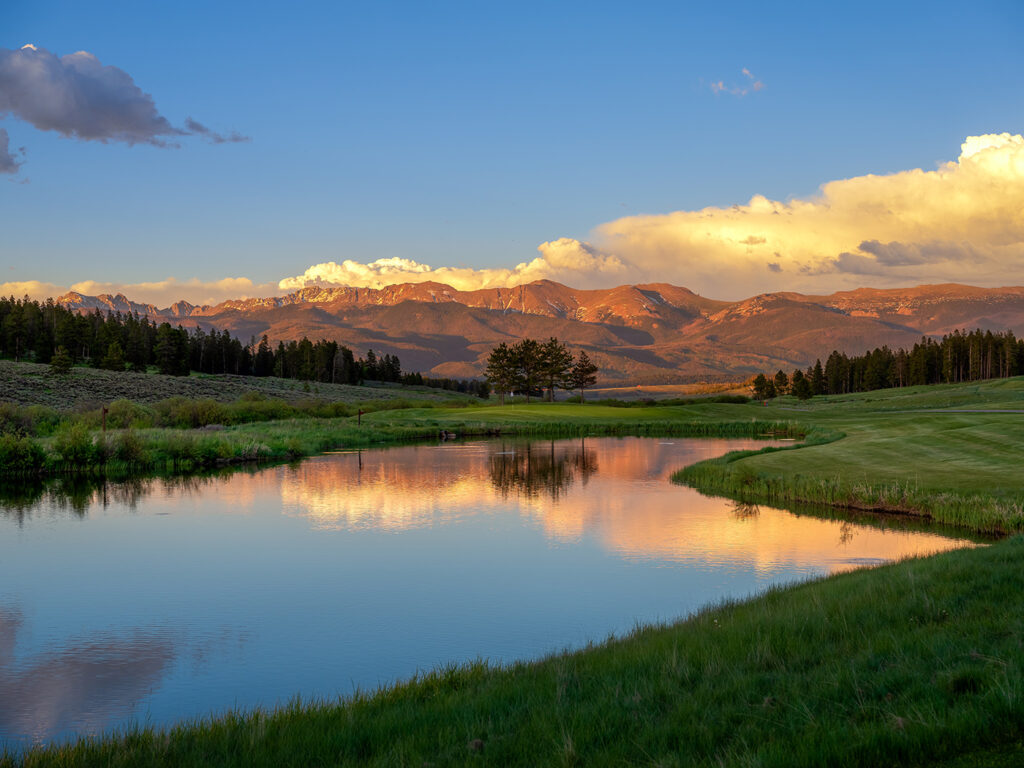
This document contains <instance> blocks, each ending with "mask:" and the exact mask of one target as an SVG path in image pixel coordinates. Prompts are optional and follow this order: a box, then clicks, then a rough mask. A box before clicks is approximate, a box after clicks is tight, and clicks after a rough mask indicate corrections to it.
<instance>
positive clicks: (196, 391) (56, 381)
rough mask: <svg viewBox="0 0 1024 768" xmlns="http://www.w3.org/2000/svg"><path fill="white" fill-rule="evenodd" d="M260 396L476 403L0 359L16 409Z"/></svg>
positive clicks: (418, 392) (411, 393) (433, 393)
mask: <svg viewBox="0 0 1024 768" xmlns="http://www.w3.org/2000/svg"><path fill="white" fill-rule="evenodd" d="M251 392H256V393H259V394H261V395H263V396H264V397H268V398H278V399H281V400H287V401H289V402H294V401H300V400H302V401H308V400H316V401H326V402H345V403H360V402H364V401H369V400H395V399H398V398H406V399H409V400H435V401H437V402H456V401H464V400H472V398H471V397H470V396H468V395H461V394H459V393H457V392H447V391H445V390H440V389H431V388H429V387H403V386H399V385H397V384H396V385H392V384H381V385H378V386H365V387H356V386H351V385H348V384H324V383H310V384H308V385H307V384H306V383H305V382H302V381H296V380H295V379H278V378H275V377H273V376H266V377H259V376H228V375H219V376H208V375H203V374H193V375H191V376H163V375H161V374H159V373H114V372H112V371H101V370H97V369H95V368H84V367H76V368H73V369H72V371H71V374H70V375H69V376H54V375H53V374H51V373H50V366H48V365H36V364H35V363H15V362H12V361H10V360H0V400H2V401H4V402H6V403H13V404H15V405H45V406H48V407H50V408H57V409H59V410H82V409H89V408H98V407H99V406H100V405H101V404H107V403H110V402H112V401H114V400H118V399H121V398H124V399H126V400H132V401H134V402H136V403H155V402H158V401H160V400H164V399H167V398H170V397H187V398H189V399H193V400H199V399H205V398H209V399H211V400H216V401H217V402H221V403H230V402H232V401H234V400H237V399H238V398H240V397H241V396H242V395H245V394H248V393H251Z"/></svg>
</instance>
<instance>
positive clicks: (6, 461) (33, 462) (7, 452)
mask: <svg viewBox="0 0 1024 768" xmlns="http://www.w3.org/2000/svg"><path fill="white" fill-rule="evenodd" d="M45 463H46V452H45V451H44V450H43V449H42V448H40V447H39V446H38V445H36V444H35V442H33V441H32V440H30V439H29V438H27V437H15V436H14V435H3V436H0V467H2V468H3V471H4V473H8V472H9V473H12V474H21V473H28V472H38V471H39V470H41V469H42V468H43V465H44V464H45Z"/></svg>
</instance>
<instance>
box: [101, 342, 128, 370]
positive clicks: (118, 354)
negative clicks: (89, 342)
mask: <svg viewBox="0 0 1024 768" xmlns="http://www.w3.org/2000/svg"><path fill="white" fill-rule="evenodd" d="M100 367H101V368H103V369H104V370H107V371H120V372H122V373H123V372H124V350H122V349H121V345H120V344H118V343H117V342H116V341H114V342H111V343H110V346H108V347H107V354H106V355H104V357H103V360H102V362H101V364H100Z"/></svg>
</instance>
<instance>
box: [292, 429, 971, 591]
mask: <svg viewBox="0 0 1024 768" xmlns="http://www.w3.org/2000/svg"><path fill="white" fill-rule="evenodd" d="M762 444H763V443H762ZM754 445H758V443H756V441H753V440H747V441H729V442H728V443H724V442H723V441H717V440H697V441H689V440H677V441H674V442H669V441H658V440H652V439H644V438H587V439H586V440H585V441H580V440H572V441H569V440H559V441H555V442H554V443H551V442H534V443H525V442H507V443H470V444H461V445H460V444H450V445H444V446H408V447H401V448H392V449H389V450H387V451H364V452H363V453H362V454H356V453H353V454H350V455H347V456H331V457H323V458H319V459H315V460H312V461H308V462H305V463H303V464H301V465H299V466H298V467H296V468H289V469H287V470H283V475H284V476H283V477H282V484H281V493H282V495H283V497H284V502H285V509H286V511H287V512H288V513H289V514H293V515H296V516H302V517H305V518H307V519H309V520H310V521H312V524H313V525H314V526H315V527H317V528H321V529H333V530H351V529H376V530H387V531H400V530H405V529H409V528H416V527H425V526H430V525H436V524H439V523H444V522H448V521H451V520H456V519H459V518H465V517H470V516H474V515H482V514H496V513H501V512H504V511H508V510H510V509H511V510H513V511H514V512H516V513H518V514H520V515H523V516H525V517H528V518H530V519H532V520H535V521H537V523H538V524H539V525H540V527H541V528H542V530H543V531H544V534H545V535H546V536H547V537H548V538H550V539H554V540H559V541H573V540H578V539H582V538H590V539H594V540H597V541H599V542H600V543H601V545H602V546H603V547H604V548H605V549H607V550H610V551H613V552H617V553H619V554H620V555H621V556H622V557H624V558H627V559H637V560H660V561H666V562H667V561H674V562H693V563H702V564H716V565H719V566H725V565H728V564H730V563H734V564H737V565H739V564H753V565H754V567H755V568H756V569H757V570H758V571H761V572H764V573H769V572H772V571H774V570H775V569H777V568H778V567H779V566H780V565H782V564H787V563H788V564H792V563H819V564H820V563H824V564H826V567H827V570H829V571H838V570H846V569H849V568H853V567H856V565H858V564H862V563H858V561H857V560H856V558H859V557H862V556H870V557H873V558H882V559H894V558H900V557H905V556H910V555H916V554H922V553H926V552H933V551H939V550H942V549H947V548H950V547H953V546H959V545H960V544H961V542H957V541H955V540H952V539H947V538H945V537H943V536H940V535H936V534H929V533H924V532H920V531H913V532H908V531H900V530H882V529H879V528H876V527H871V526H867V525H850V524H847V525H845V527H844V524H843V522H842V521H840V520H822V519H818V518H815V517H811V516H799V517H798V516H795V515H791V514H789V513H787V512H783V511H780V510H777V509H771V508H768V507H764V508H755V507H750V506H742V505H741V506H737V505H736V504H735V503H734V502H731V501H729V500H727V499H720V498H707V497H704V496H701V495H699V494H698V493H696V492H694V491H692V490H690V489H688V488H682V487H679V486H675V485H672V484H671V483H669V482H668V479H667V476H668V474H670V473H671V472H672V471H673V470H675V469H678V468H679V467H681V466H683V465H685V464H688V463H692V462H694V461H698V460H700V459H703V458H707V457H709V456H713V455H719V454H722V453H724V452H725V451H726V450H728V449H730V448H743V447H748V448H749V447H752V446H754ZM888 524H892V521H890V522H889V523H888ZM853 531H856V536H855V537H854V536H853V534H852V532H853Z"/></svg>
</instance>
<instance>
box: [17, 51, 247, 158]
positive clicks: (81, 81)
mask: <svg viewBox="0 0 1024 768" xmlns="http://www.w3.org/2000/svg"><path fill="white" fill-rule="evenodd" d="M8 115H10V116H12V117H16V118H19V119H21V120H24V121H25V122H27V123H29V124H31V125H33V126H35V127H36V128H38V129H39V130H41V131H56V132H57V133H59V134H61V135H62V136H66V137H68V138H74V139H80V140H82V141H101V142H108V141H117V142H123V143H125V144H151V145H153V146H157V147H177V146H178V144H177V143H175V142H176V139H178V138H179V137H182V136H199V137H201V138H203V139H204V140H206V141H209V142H211V143H213V144H224V143H235V142H242V141H248V140H249V139H248V137H246V136H243V135H241V134H239V133H237V132H232V133H230V134H226V135H225V134H220V133H216V132H215V131H212V130H211V129H209V128H207V127H206V126H205V125H203V124H202V123H200V122H198V121H196V120H193V119H192V118H189V119H188V120H187V121H186V122H185V126H184V127H178V126H175V125H173V124H171V122H170V121H169V120H168V119H167V118H166V117H164V116H163V115H161V114H160V112H159V111H158V110H157V108H156V103H155V102H154V101H153V97H152V96H150V95H149V94H148V93H145V92H143V91H142V89H141V88H139V86H137V85H136V84H135V81H134V80H133V79H132V77H131V75H129V74H128V73H127V72H125V71H124V70H122V69H118V68H117V67H112V66H107V65H104V64H102V63H101V62H100V60H99V59H97V58H96V57H95V56H93V55H92V54H91V53H87V52H86V51H79V52H78V53H72V54H68V55H67V56H60V57H58V56H55V55H54V54H52V53H50V52H49V51H47V50H46V49H44V48H36V47H35V46H32V45H26V46H24V47H23V48H21V49H18V50H12V49H7V48H0V117H6V116H8ZM6 143H7V134H6V133H3V134H2V136H0V150H2V151H0V173H13V172H15V171H16V170H17V167H18V165H19V164H20V163H18V162H17V161H16V160H15V158H14V157H13V156H12V155H11V154H10V152H9V151H7V150H6V149H5V148H6Z"/></svg>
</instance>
